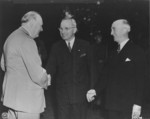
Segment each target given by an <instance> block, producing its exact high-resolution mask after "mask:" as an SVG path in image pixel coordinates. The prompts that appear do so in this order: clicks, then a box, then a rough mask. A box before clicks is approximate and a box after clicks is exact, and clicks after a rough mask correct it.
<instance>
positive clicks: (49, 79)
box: [47, 74, 51, 86]
mask: <svg viewBox="0 0 150 119" xmlns="http://www.w3.org/2000/svg"><path fill="white" fill-rule="evenodd" d="M47 77H48V86H50V85H51V75H50V74H48V75H47Z"/></svg>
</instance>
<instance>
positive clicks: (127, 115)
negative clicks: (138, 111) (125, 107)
mask: <svg viewBox="0 0 150 119" xmlns="http://www.w3.org/2000/svg"><path fill="white" fill-rule="evenodd" d="M106 119H131V112H129V111H127V112H126V111H114V110H108V112H107V118H106Z"/></svg>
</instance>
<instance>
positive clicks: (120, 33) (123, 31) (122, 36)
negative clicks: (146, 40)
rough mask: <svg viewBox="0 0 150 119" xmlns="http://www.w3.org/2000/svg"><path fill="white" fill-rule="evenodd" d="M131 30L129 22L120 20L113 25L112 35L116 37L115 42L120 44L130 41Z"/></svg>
mask: <svg viewBox="0 0 150 119" xmlns="http://www.w3.org/2000/svg"><path fill="white" fill-rule="evenodd" d="M130 30H131V28H130V25H129V23H128V21H127V20H125V19H119V20H116V21H114V22H113V23H112V26H111V35H113V36H114V41H116V42H118V43H120V42H122V41H124V40H126V39H128V33H129V32H130Z"/></svg>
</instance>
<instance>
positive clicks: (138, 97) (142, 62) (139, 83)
mask: <svg viewBox="0 0 150 119" xmlns="http://www.w3.org/2000/svg"><path fill="white" fill-rule="evenodd" d="M134 66H135V68H134V69H135V70H134V73H135V83H136V84H135V86H136V93H135V104H137V105H142V98H143V89H144V84H145V81H146V76H147V75H146V70H147V69H146V68H147V67H146V55H145V53H144V51H143V52H142V51H139V52H138V54H137V55H136V57H135V62H134Z"/></svg>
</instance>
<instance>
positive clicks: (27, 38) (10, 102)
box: [1, 11, 50, 119]
mask: <svg viewBox="0 0 150 119" xmlns="http://www.w3.org/2000/svg"><path fill="white" fill-rule="evenodd" d="M21 21H22V24H21V27H19V28H18V29H17V30H15V31H14V32H13V33H11V34H10V35H9V37H8V38H7V40H6V41H5V44H4V47H3V55H2V57H1V68H2V69H3V71H5V76H4V82H3V95H2V98H1V99H2V101H3V105H4V106H6V107H8V108H9V111H8V119H40V113H41V112H43V111H44V108H45V97H44V89H46V88H47V86H48V85H49V83H50V82H49V81H50V77H49V76H48V75H47V73H46V70H45V69H43V68H42V65H41V59H40V56H39V54H38V50H37V46H36V43H35V41H34V40H33V39H34V38H36V37H38V36H39V33H40V32H41V31H42V30H43V29H42V25H43V21H42V18H41V16H40V14H38V13H37V12H34V11H30V12H28V13H26V14H25V15H24V16H23V17H22V20H21Z"/></svg>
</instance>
